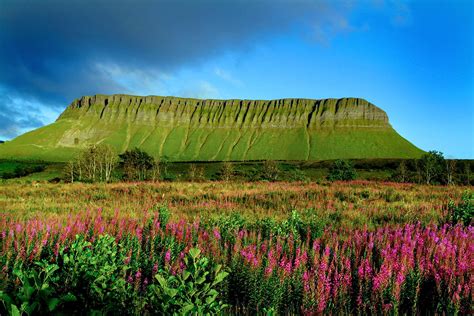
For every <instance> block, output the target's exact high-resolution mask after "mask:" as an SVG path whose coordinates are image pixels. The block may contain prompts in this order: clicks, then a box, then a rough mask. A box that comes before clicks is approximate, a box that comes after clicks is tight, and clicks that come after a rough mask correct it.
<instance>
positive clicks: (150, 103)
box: [0, 95, 422, 161]
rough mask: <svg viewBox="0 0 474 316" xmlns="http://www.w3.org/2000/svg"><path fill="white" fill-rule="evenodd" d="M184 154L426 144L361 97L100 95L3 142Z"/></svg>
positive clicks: (384, 152) (290, 154)
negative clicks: (399, 130)
mask: <svg viewBox="0 0 474 316" xmlns="http://www.w3.org/2000/svg"><path fill="white" fill-rule="evenodd" d="M97 143H107V144H111V145H113V146H114V147H115V148H116V149H117V151H119V152H120V151H124V150H126V149H130V148H134V147H140V148H142V149H143V150H145V151H147V152H149V153H151V154H152V155H154V156H155V157H160V156H168V157H169V158H170V159H172V160H176V161H196V160H197V161H222V160H261V159H274V160H321V159H336V158H411V157H418V156H419V155H421V153H422V151H421V150H420V149H418V148H417V147H415V146H414V145H412V144H411V143H410V142H408V141H407V140H405V139H404V138H403V137H401V136H400V135H399V134H398V133H397V132H396V131H395V130H394V129H393V128H392V127H391V126H390V124H389V122H388V118H387V115H386V114H385V112H384V111H382V110H381V109H379V108H378V107H376V106H375V105H373V104H371V103H369V102H367V101H365V100H363V99H356V98H344V99H325V100H309V99H282V100H271V101H263V100H199V99H185V98H175V97H157V96H149V97H139V96H128V95H112V96H105V95H97V96H92V97H83V98H81V99H78V100H75V101H74V102H73V103H72V104H71V105H70V106H69V107H68V108H67V109H66V110H65V111H64V112H63V113H62V114H61V116H60V117H59V118H58V119H57V121H56V122H54V123H52V124H50V125H47V126H44V127H42V128H39V129H37V130H34V131H31V132H28V133H25V134H23V135H21V136H19V137H17V138H15V139H14V140H12V141H10V142H6V143H4V144H0V158H15V159H22V158H25V159H43V160H47V161H66V160H68V159H70V158H72V157H74V155H75V154H76V153H77V152H78V150H80V149H81V148H84V147H86V146H88V145H90V144H97Z"/></svg>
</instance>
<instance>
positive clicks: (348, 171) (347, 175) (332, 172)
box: [328, 159, 357, 181]
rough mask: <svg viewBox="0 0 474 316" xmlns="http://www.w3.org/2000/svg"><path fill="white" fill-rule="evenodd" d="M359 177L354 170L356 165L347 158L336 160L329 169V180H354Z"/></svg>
mask: <svg viewBox="0 0 474 316" xmlns="http://www.w3.org/2000/svg"><path fill="white" fill-rule="evenodd" d="M356 177H357V173H356V172H355V170H354V167H353V166H352V164H351V163H350V161H347V160H340V159H339V160H336V161H335V162H334V164H333V166H332V167H331V169H329V175H328V180H329V181H336V180H343V181H347V180H354V179H355V178H356Z"/></svg>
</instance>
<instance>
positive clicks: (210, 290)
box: [149, 248, 229, 315]
mask: <svg viewBox="0 0 474 316" xmlns="http://www.w3.org/2000/svg"><path fill="white" fill-rule="evenodd" d="M184 263H185V266H186V268H185V270H184V271H183V272H182V273H180V274H177V275H172V274H171V273H169V272H167V271H164V270H161V271H160V272H159V273H158V274H156V275H155V279H156V281H157V283H155V284H152V285H151V286H150V287H149V296H150V301H151V303H152V306H153V308H156V309H157V310H154V312H157V313H162V314H165V315H208V314H220V313H222V311H223V310H224V308H226V307H227V305H225V304H224V303H223V302H222V301H220V300H218V295H219V292H218V291H217V289H218V287H219V284H220V283H221V282H222V281H223V280H224V279H225V278H226V277H227V275H228V274H229V273H228V272H226V271H222V266H221V265H220V264H217V265H212V264H211V263H210V261H209V259H208V258H206V257H201V250H199V249H198V248H192V249H190V250H189V253H188V255H187V256H186V257H185V258H184Z"/></svg>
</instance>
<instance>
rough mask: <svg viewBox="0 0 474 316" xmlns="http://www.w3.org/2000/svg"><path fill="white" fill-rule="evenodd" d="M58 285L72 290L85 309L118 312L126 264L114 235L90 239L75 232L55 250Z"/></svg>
mask: <svg viewBox="0 0 474 316" xmlns="http://www.w3.org/2000/svg"><path fill="white" fill-rule="evenodd" d="M59 255H60V257H59V260H58V261H59V264H60V265H61V266H62V274H63V275H62V279H61V282H62V285H63V286H64V288H65V289H67V290H69V291H71V292H72V293H75V294H76V295H77V299H78V301H79V302H80V303H81V305H82V306H84V307H85V308H86V309H87V310H95V311H97V310H99V311H101V312H114V311H115V312H118V311H120V310H121V308H123V307H125V306H123V305H124V301H125V298H126V297H127V294H128V292H129V289H130V285H129V284H128V283H127V282H126V281H125V275H126V272H127V270H128V269H129V267H128V266H127V265H124V259H125V256H124V254H123V253H122V252H120V250H119V247H118V245H117V243H116V242H115V238H114V237H112V236H109V235H100V236H99V237H98V238H97V239H96V240H95V241H94V243H91V242H89V241H86V240H85V238H84V236H76V239H75V241H74V242H73V243H72V244H71V245H70V247H68V248H62V249H61V250H60V252H59Z"/></svg>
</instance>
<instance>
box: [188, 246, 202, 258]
mask: <svg viewBox="0 0 474 316" xmlns="http://www.w3.org/2000/svg"><path fill="white" fill-rule="evenodd" d="M189 254H190V255H191V257H192V258H193V259H196V258H197V257H199V255H200V254H201V250H200V249H199V248H191V249H189Z"/></svg>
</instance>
